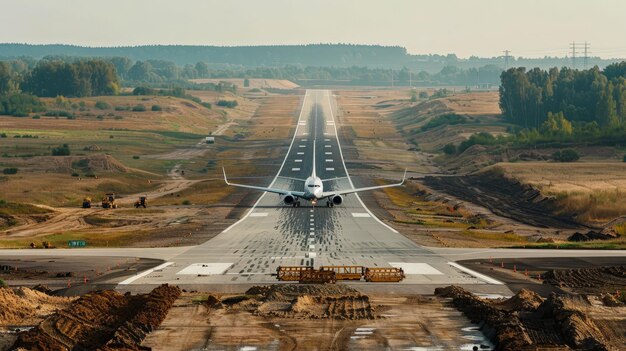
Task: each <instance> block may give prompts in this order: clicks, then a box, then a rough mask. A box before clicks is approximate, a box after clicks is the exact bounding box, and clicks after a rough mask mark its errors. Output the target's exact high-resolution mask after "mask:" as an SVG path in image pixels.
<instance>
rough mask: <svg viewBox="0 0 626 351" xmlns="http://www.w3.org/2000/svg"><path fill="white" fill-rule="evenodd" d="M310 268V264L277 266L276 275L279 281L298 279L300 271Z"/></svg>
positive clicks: (311, 268)
mask: <svg viewBox="0 0 626 351" xmlns="http://www.w3.org/2000/svg"><path fill="white" fill-rule="evenodd" d="M312 270H313V267H310V266H279V267H278V268H276V277H277V278H278V280H281V281H299V280H300V272H302V271H312Z"/></svg>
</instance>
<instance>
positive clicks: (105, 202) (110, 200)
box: [102, 193, 117, 208]
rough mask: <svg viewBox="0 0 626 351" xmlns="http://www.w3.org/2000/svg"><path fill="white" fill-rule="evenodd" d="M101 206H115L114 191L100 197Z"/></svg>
mask: <svg viewBox="0 0 626 351" xmlns="http://www.w3.org/2000/svg"><path fill="white" fill-rule="evenodd" d="M102 208H117V203H115V194H114V193H107V194H106V195H105V196H104V198H102Z"/></svg>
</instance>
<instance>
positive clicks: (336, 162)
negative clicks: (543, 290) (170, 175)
mask: <svg viewBox="0 0 626 351" xmlns="http://www.w3.org/2000/svg"><path fill="white" fill-rule="evenodd" d="M335 111H336V105H335V101H334V98H333V96H332V93H331V92H330V91H327V90H307V91H306V94H305V96H304V98H303V101H302V107H301V112H300V115H299V118H298V122H297V127H296V130H295V133H294V135H293V139H292V142H291V145H290V147H289V150H288V152H287V154H286V156H285V159H284V161H283V163H282V165H281V167H280V170H279V171H278V173H277V175H276V177H275V178H274V180H273V181H272V183H271V184H268V186H269V187H273V188H281V189H289V190H296V191H302V190H303V189H304V181H301V180H297V179H306V178H307V177H308V176H309V175H310V174H311V169H312V162H313V155H314V154H315V156H316V157H315V161H316V170H317V175H318V176H319V177H320V178H322V179H335V178H338V179H336V180H330V181H325V182H324V190H331V189H350V188H352V187H353V184H352V181H351V179H350V176H349V173H348V170H347V169H346V166H345V163H344V160H343V155H342V150H341V143H340V140H339V139H338V137H337V125H336V124H337V121H336V119H335ZM314 140H315V143H314ZM314 144H315V149H314ZM407 166H410V165H407ZM226 171H227V172H228V171H229V170H228V169H227V170H226ZM398 180H399V179H398ZM242 182H243V180H242ZM224 186H226V185H224ZM301 203H302V206H301V207H291V206H287V205H285V204H284V203H283V202H282V199H281V198H280V197H279V196H278V195H275V194H271V193H263V194H262V195H260V197H259V199H258V201H257V202H256V203H255V205H254V206H253V207H252V209H250V210H249V211H248V212H247V213H246V215H245V216H244V217H243V218H242V219H241V220H239V221H238V222H237V223H235V224H233V225H232V226H231V227H229V228H227V229H226V230H224V231H223V232H222V233H220V234H219V235H217V236H216V237H214V238H213V239H211V240H209V241H207V242H205V243H203V244H201V245H198V246H195V247H187V248H154V249H136V248H132V249H123V248H116V249H114V248H110V249H72V250H67V249H65V250H62V249H57V250H50V251H46V252H41V251H38V250H37V251H33V250H0V257H7V256H13V257H14V256H15V255H25V256H36V255H42V256H50V257H53V256H54V257H59V256H72V257H77V256H91V257H96V256H125V257H133V256H135V257H143V258H158V259H162V260H163V261H164V262H163V264H160V265H159V266H157V267H154V268H151V269H149V270H146V271H143V272H137V273H136V274H133V275H130V276H127V277H123V278H119V279H116V280H115V281H109V282H108V283H117V284H118V285H117V288H118V289H120V290H127V291H144V290H147V289H151V288H152V287H154V285H160V284H165V283H168V284H176V285H179V286H181V287H182V288H186V289H203V290H208V289H210V290H214V291H241V290H244V289H245V287H247V286H249V285H252V284H266V283H276V282H277V280H276V277H275V276H274V274H275V273H276V268H277V267H278V266H280V265H291V266H293V265H298V266H299V265H310V266H315V267H319V266H320V265H358V266H366V267H391V266H395V267H402V268H403V269H404V271H405V273H406V277H407V278H406V279H405V280H404V281H403V282H401V283H384V284H383V283H365V282H357V283H350V285H352V286H355V287H358V288H360V289H361V290H362V291H369V292H376V291H379V292H402V293H432V291H433V289H434V288H435V287H437V286H447V285H451V284H455V285H463V286H465V287H467V288H468V289H470V290H473V291H477V292H483V293H498V294H504V295H508V294H510V290H509V289H508V288H507V286H506V285H504V284H503V283H501V282H500V281H498V280H495V279H493V278H491V277H489V276H487V275H485V274H480V273H478V272H474V271H471V270H468V269H466V268H465V267H463V266H460V265H458V264H456V263H455V261H460V260H465V259H486V258H489V257H494V258H497V257H502V258H505V257H520V258H521V257H545V256H553V257H567V256H580V257H582V256H587V257H589V256H618V257H619V256H622V257H624V253H623V252H621V251H603V250H584V251H567V250H523V249H512V250H507V249H444V248H425V247H422V246H419V245H417V244H415V243H413V242H412V241H411V240H409V239H407V238H406V237H404V236H403V235H402V234H400V233H398V232H397V231H395V230H394V229H393V228H391V227H390V226H388V225H386V224H385V223H383V222H381V221H380V220H379V219H378V218H376V217H375V216H374V215H373V214H372V213H371V212H370V210H369V209H368V208H367V207H366V206H365V205H364V204H363V202H362V201H361V199H360V198H359V197H358V195H355V194H353V195H348V196H346V197H344V203H343V204H342V205H339V206H335V207H333V208H328V207H326V203H325V201H323V202H321V203H318V204H317V206H312V205H311V204H310V203H309V202H307V201H304V200H301ZM244 291H245V290H244Z"/></svg>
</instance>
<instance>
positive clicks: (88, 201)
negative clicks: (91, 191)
mask: <svg viewBox="0 0 626 351" xmlns="http://www.w3.org/2000/svg"><path fill="white" fill-rule="evenodd" d="M83 208H91V198H90V197H86V198H84V199H83Z"/></svg>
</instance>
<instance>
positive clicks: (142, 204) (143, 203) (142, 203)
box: [135, 195, 148, 208]
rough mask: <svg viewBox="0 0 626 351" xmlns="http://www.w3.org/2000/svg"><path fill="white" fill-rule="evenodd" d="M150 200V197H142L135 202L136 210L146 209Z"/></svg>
mask: <svg viewBox="0 0 626 351" xmlns="http://www.w3.org/2000/svg"><path fill="white" fill-rule="evenodd" d="M147 199H148V195H144V196H140V197H139V200H137V201H135V208H139V207H143V208H146V206H147V202H146V200H147Z"/></svg>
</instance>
